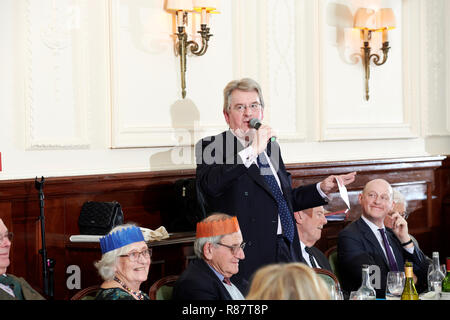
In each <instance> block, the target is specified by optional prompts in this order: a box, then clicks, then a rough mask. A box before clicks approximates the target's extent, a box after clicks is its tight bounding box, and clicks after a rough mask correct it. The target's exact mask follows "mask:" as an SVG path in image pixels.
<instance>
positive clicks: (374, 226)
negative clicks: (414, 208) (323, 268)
mask: <svg viewBox="0 0 450 320" xmlns="http://www.w3.org/2000/svg"><path fill="white" fill-rule="evenodd" d="M358 200H359V203H360V204H361V209H362V212H361V217H360V218H359V219H358V220H356V221H354V222H353V223H351V224H350V225H348V226H347V227H346V228H345V229H344V230H342V231H341V232H340V233H339V238H338V264H339V271H340V276H341V282H342V287H343V289H344V290H345V291H347V292H350V291H355V290H357V289H358V288H359V287H360V286H361V278H362V277H361V274H362V273H361V269H362V265H364V264H367V265H370V266H372V270H375V272H374V274H373V279H372V285H373V286H374V288H375V290H376V292H377V297H378V298H384V296H385V290H386V276H387V273H388V272H389V271H403V270H404V264H405V261H406V260H408V261H410V262H412V263H413V267H414V274H415V275H416V276H417V278H418V284H419V286H418V287H417V288H418V290H420V288H421V287H422V286H423V284H426V275H427V269H428V262H427V260H426V258H425V255H424V254H423V252H422V251H421V250H420V249H419V248H418V247H416V246H415V245H414V243H413V242H412V240H411V237H410V236H409V233H408V224H407V222H406V220H405V219H404V218H403V217H402V216H401V215H400V214H399V213H398V212H397V213H394V214H392V216H391V218H392V228H386V227H385V225H384V219H385V218H386V216H387V215H388V214H389V213H390V212H391V210H392V206H393V204H394V202H393V193H392V187H391V185H390V184H389V183H388V182H387V181H385V180H383V179H375V180H372V181H369V182H368V183H367V184H366V185H365V187H364V190H363V191H362V193H361V194H360V195H359V198H358Z"/></svg>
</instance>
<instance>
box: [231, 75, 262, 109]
mask: <svg viewBox="0 0 450 320" xmlns="http://www.w3.org/2000/svg"><path fill="white" fill-rule="evenodd" d="M236 89H238V90H242V91H253V90H255V91H256V92H257V93H258V96H259V102H260V103H261V108H264V99H263V96H262V91H261V87H260V86H259V84H258V83H257V82H256V81H255V80H253V79H251V78H243V79H240V80H233V81H231V82H229V83H228V84H227V85H226V87H225V89H223V111H224V112H227V113H228V112H229V111H230V108H231V93H232V92H233V90H236Z"/></svg>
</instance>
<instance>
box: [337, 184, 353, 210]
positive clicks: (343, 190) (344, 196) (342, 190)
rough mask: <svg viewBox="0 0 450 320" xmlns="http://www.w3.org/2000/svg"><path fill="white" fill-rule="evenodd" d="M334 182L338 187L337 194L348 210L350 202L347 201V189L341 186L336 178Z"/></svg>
mask: <svg viewBox="0 0 450 320" xmlns="http://www.w3.org/2000/svg"><path fill="white" fill-rule="evenodd" d="M336 182H337V185H338V187H339V194H340V195H341V198H342V200H344V202H345V204H346V205H347V208H348V209H350V201H349V199H348V192H347V188H346V187H345V186H344V185H343V184H341V183H340V182H339V180H338V179H337V178H336Z"/></svg>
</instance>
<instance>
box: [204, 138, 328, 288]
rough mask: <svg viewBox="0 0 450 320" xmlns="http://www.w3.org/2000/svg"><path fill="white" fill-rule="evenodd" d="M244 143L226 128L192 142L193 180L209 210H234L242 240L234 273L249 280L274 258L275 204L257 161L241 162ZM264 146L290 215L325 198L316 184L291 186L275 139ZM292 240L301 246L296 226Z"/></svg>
mask: <svg viewBox="0 0 450 320" xmlns="http://www.w3.org/2000/svg"><path fill="white" fill-rule="evenodd" d="M243 148H244V147H243V146H242V144H241V143H240V142H239V141H238V140H237V139H236V137H235V136H234V135H233V134H232V133H231V131H229V130H228V131H225V132H223V133H221V134H219V135H216V136H214V137H208V138H205V139H203V140H200V141H199V142H198V143H197V145H196V158H197V183H198V189H199V190H200V192H201V193H202V195H203V197H204V198H205V201H206V203H207V206H208V211H209V212H222V213H227V214H229V215H232V216H237V218H238V221H239V226H240V228H241V231H242V236H243V238H244V241H246V242H247V246H246V247H245V250H244V253H245V259H244V260H242V261H241V262H240V264H239V273H238V275H237V277H240V278H243V279H246V280H247V281H249V280H250V277H251V275H252V274H253V273H254V272H255V271H256V270H257V269H258V268H260V267H262V266H264V265H267V264H270V263H275V262H277V261H276V243H277V227H278V206H277V202H276V200H275V197H274V196H273V195H272V192H271V191H270V189H269V187H268V186H267V184H266V182H265V179H264V177H263V176H262V175H261V174H260V171H259V168H258V166H257V165H256V164H252V165H251V166H250V167H249V168H248V169H247V168H246V167H245V165H244V164H243V162H242V160H241V158H240V156H239V155H238V152H239V151H241V150H242V149H243ZM266 152H267V154H268V155H269V157H270V160H271V162H272V165H273V166H274V168H275V171H276V172H277V174H278V178H279V179H280V184H281V189H282V191H283V194H284V196H285V198H286V200H287V203H288V206H289V209H290V211H291V213H292V219H293V220H294V217H293V212H294V211H299V210H303V209H307V208H312V207H316V206H320V205H323V204H325V203H326V202H325V201H324V200H323V198H322V197H321V196H320V194H319V192H318V191H317V189H316V185H315V184H312V185H308V186H304V187H298V188H292V182H291V176H290V174H289V173H288V172H287V171H286V168H285V166H284V163H283V160H282V158H281V152H280V148H279V145H278V143H277V142H270V143H269V144H268V146H267V150H266ZM294 225H295V221H294ZM294 229H296V228H294ZM293 246H294V247H293V249H294V252H297V253H298V252H300V243H299V238H298V233H297V230H295V235H294V241H293ZM296 260H297V261H299V260H300V256H298V257H296Z"/></svg>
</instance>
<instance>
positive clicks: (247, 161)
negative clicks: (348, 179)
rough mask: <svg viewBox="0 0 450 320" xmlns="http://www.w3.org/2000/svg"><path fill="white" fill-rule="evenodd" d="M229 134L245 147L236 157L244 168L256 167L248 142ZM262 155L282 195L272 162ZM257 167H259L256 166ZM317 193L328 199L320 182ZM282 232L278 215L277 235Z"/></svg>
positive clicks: (254, 157)
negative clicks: (239, 158)
mask: <svg viewBox="0 0 450 320" xmlns="http://www.w3.org/2000/svg"><path fill="white" fill-rule="evenodd" d="M230 131H231V133H232V134H233V135H234V136H235V137H236V139H238V141H239V142H240V143H241V144H242V145H243V146H244V147H245V149H243V150H241V151H240V152H239V153H238V155H239V156H240V157H241V159H242V162H243V163H244V166H245V167H246V168H250V166H251V165H252V164H253V163H254V164H256V165H257V166H258V163H257V161H256V159H257V158H258V156H257V155H256V156H255V154H254V152H253V147H252V146H251V145H250V142H247V141H245V140H244V139H241V138H239V137H238V136H236V135H235V134H234V132H233V130H230ZM264 155H265V156H266V159H267V162H268V163H269V166H270V170H271V171H272V175H273V176H274V177H275V180H276V181H277V184H278V187H280V190H281V193H283V189H281V183H280V178H278V174H277V172H276V171H275V169H274V167H273V165H272V161H270V157H269V156H268V155H267V153H266V152H265V151H264ZM258 167H259V166H258ZM316 188H317V191H318V192H319V194H320V195H321V196H322V198H324V199H329V198H328V196H327V195H326V194H325V193H324V192H323V191H322V190H321V189H320V182H318V183H317V184H316ZM282 233H283V231H282V229H281V220H280V215H278V228H277V234H282Z"/></svg>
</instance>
